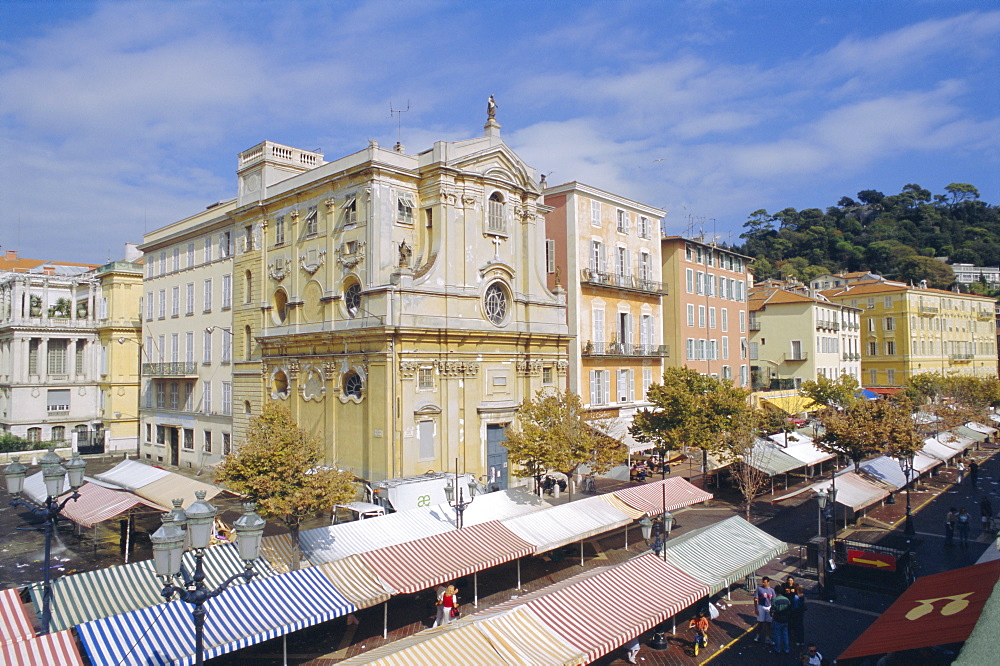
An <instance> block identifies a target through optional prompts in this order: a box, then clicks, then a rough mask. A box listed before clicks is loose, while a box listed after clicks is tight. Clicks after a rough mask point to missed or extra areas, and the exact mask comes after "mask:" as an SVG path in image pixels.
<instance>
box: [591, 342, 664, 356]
mask: <svg viewBox="0 0 1000 666" xmlns="http://www.w3.org/2000/svg"><path fill="white" fill-rule="evenodd" d="M583 355H584V356H655V357H659V358H667V357H669V356H670V345H643V344H632V343H630V342H594V341H592V340H587V344H585V345H584V346H583Z"/></svg>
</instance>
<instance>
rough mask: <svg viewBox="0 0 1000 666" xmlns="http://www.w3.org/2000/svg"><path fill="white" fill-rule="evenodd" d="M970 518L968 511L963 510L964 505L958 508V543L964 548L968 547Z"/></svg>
mask: <svg viewBox="0 0 1000 666" xmlns="http://www.w3.org/2000/svg"><path fill="white" fill-rule="evenodd" d="M971 519H972V516H970V515H969V512H968V511H966V510H965V507H964V506H963V507H962V508H961V509H959V511H958V523H957V528H958V544H959V545H960V546H963V547H965V548H968V547H969V522H970V520H971Z"/></svg>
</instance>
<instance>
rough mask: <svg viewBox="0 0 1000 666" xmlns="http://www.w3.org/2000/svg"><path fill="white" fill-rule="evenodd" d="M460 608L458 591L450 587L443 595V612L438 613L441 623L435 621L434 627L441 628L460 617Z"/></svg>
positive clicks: (452, 586)
mask: <svg viewBox="0 0 1000 666" xmlns="http://www.w3.org/2000/svg"><path fill="white" fill-rule="evenodd" d="M458 607H459V603H458V589H457V588H456V587H455V586H454V585H449V586H448V587H446V588H445V590H444V594H442V595H441V612H440V613H438V617H439V618H440V620H441V621H440V622H438V621H437V620H435V621H434V626H435V627H440V626H441V625H442V624H448V623H449V622H451V621H452V620H453V619H454V618H456V617H458Z"/></svg>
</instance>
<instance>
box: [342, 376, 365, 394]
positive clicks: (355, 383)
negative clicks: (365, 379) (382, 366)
mask: <svg viewBox="0 0 1000 666" xmlns="http://www.w3.org/2000/svg"><path fill="white" fill-rule="evenodd" d="M363 388H364V384H363V383H362V381H361V375H359V374H358V373H356V372H354V371H353V370H352V371H351V372H348V373H347V374H346V375H344V395H346V396H349V397H353V398H357V399H358V400H360V399H361V390H362V389H363Z"/></svg>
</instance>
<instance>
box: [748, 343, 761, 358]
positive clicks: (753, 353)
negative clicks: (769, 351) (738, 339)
mask: <svg viewBox="0 0 1000 666" xmlns="http://www.w3.org/2000/svg"><path fill="white" fill-rule="evenodd" d="M759 352H760V343H758V342H751V343H750V360H751V361H756V360H758V358H759V356H758V354H759Z"/></svg>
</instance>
